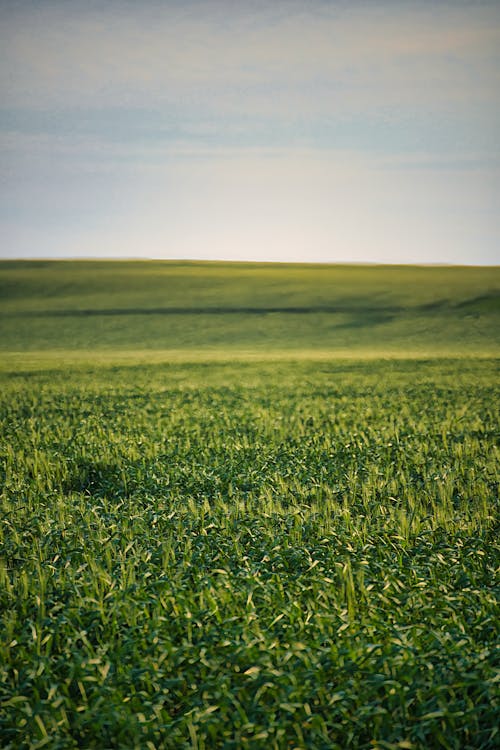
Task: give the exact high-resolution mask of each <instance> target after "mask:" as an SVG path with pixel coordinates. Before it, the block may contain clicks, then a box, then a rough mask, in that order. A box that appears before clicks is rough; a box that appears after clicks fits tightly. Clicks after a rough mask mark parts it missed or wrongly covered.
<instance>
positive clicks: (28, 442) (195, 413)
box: [0, 359, 498, 750]
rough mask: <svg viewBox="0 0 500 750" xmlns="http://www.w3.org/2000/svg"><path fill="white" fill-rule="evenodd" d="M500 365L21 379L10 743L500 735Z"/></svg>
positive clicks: (10, 461)
mask: <svg viewBox="0 0 500 750" xmlns="http://www.w3.org/2000/svg"><path fill="white" fill-rule="evenodd" d="M497 397H498V379H497V377H496V374H495V362H494V361H493V360H487V359H485V360H481V361H479V360H464V361H457V360H437V359H436V360H433V361H418V362H416V361H406V360H400V361H392V362H390V361H360V362H355V361H340V360H336V361H334V360H332V361H329V362H328V361H325V362H315V363H314V362H307V361H302V362H274V363H273V362H255V363H229V362H227V363H221V362H219V363H209V362H206V363H198V364H184V365H182V364H177V365H165V364H159V365H150V366H147V365H141V366H137V367H133V366H127V367H125V366H121V367H120V366H109V367H104V366H103V367H98V368H88V367H85V366H80V367H76V368H74V369H72V370H59V371H58V370H56V369H53V370H45V371H43V370H42V371H39V372H35V371H33V372H25V373H21V374H19V373H15V372H10V373H8V372H7V373H4V374H3V376H2V388H1V414H2V431H3V441H2V445H3V447H2V456H1V457H2V484H3V493H2V496H1V514H2V519H3V522H2V526H1V534H2V537H1V540H0V545H1V550H2V555H1V556H2V563H1V568H0V586H1V588H0V596H1V599H0V608H1V612H2V614H1V628H2V640H1V652H0V685H1V695H0V701H1V703H0V706H1V707H0V736H1V737H2V746H3V747H5V748H38V747H44V746H45V747H50V748H51V749H52V748H73V747H75V748H76V747H96V748H97V747H98V748H113V747H116V748H132V747H134V748H175V749H178V748H200V749H201V748H219V747H221V748H222V747H224V748H245V747H248V748H339V749H340V748H342V749H343V748H348V747H351V748H370V747H371V748H373V747H378V748H435V747H439V748H457V749H458V748H460V750H464V749H465V748H492V747H495V746H496V743H497V741H498V734H496V731H497V729H496V727H497V718H498V702H497V699H498V692H497V690H496V688H495V685H496V679H497V678H498V671H496V667H497V666H498V660H497V659H496V657H495V645H496V643H497V637H498V617H497V615H498V608H497V605H496V599H495V594H496V593H497V592H498V589H495V570H496V568H497V566H498V547H496V541H497V538H496V535H495V519H496V518H498V506H497V500H496V498H497V497H498V494H497V488H498V481H497V480H498V476H497V469H498V462H497V456H496V452H495V451H496V448H495V430H496V427H497V422H496V416H497V415H496V408H495V403H497V401H496V399H497Z"/></svg>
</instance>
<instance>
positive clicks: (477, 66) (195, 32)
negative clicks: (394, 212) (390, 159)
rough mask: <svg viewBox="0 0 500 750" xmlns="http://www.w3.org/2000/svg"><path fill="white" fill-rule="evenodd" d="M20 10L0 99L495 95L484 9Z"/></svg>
mask: <svg viewBox="0 0 500 750" xmlns="http://www.w3.org/2000/svg"><path fill="white" fill-rule="evenodd" d="M20 7H21V10H19V11H18V12H17V13H15V14H11V16H7V22H6V23H4V24H3V29H4V31H3V32H2V37H3V38H2V40H1V42H2V44H1V47H2V49H3V53H2V54H3V62H2V65H1V70H2V71H3V73H2V74H1V75H2V82H1V89H2V90H3V92H4V101H6V102H7V103H8V105H9V106H11V107H23V106H29V107H33V106H37V107H39V108H42V109H43V108H47V107H63V108H66V107H78V106H80V107H99V106H102V105H103V104H106V105H107V106H124V107H126V106H130V105H131V104H133V105H134V106H138V105H140V106H145V107H163V106H169V107H171V108H172V110H173V113H174V115H175V114H176V113H182V114H183V115H184V116H188V115H189V113H193V112H197V111H200V109H201V110H202V111H204V112H211V113H212V114H214V115H217V114H218V113H220V112H221V111H222V112H223V113H225V114H234V113H235V112H237V113H242V112H244V111H251V112H252V113H253V114H254V115H256V114H260V115H262V116H266V117H272V116H278V115H283V116H286V114H287V113H290V112H292V113H294V112H298V111H300V110H301V109H303V108H306V107H307V108H309V110H310V111H311V113H312V115H313V116H314V114H315V113H318V114H321V115H326V114H331V115H335V114H345V113H352V112H360V111H366V109H373V108H374V107H375V108H378V109H379V110H381V109H383V108H384V107H389V108H394V107H401V106H404V107H407V108H410V109H412V110H414V109H417V108H418V107H419V106H422V105H424V104H426V105H429V103H432V106H433V107H434V108H435V109H436V110H438V111H441V110H442V109H443V108H446V107H450V106H454V107H460V106H464V105H465V106H471V104H473V103H474V102H476V103H478V104H479V103H480V102H481V103H483V105H484V106H489V105H490V103H491V101H493V100H494V101H495V102H496V103H497V104H498V101H499V94H498V91H499V86H498V84H499V82H500V77H499V66H498V62H499V54H498V50H499V49H500V13H499V12H498V8H497V9H496V10H495V8H492V7H488V6H486V7H483V6H474V7H473V8H472V7H467V6H465V7H464V6H460V5H458V6H457V7H455V8H453V6H451V7H447V8H446V11H444V10H443V9H442V8H441V9H440V8H439V6H438V7H437V8H434V7H433V6H432V5H431V4H428V3H418V4H416V3H413V4H405V3H401V4H392V3H381V4H377V5H376V4H368V5H364V4H354V5H353V6H349V5H345V4H340V3H339V4H326V5H325V4H322V3H307V4H304V3H292V4H290V5H289V6H287V5H286V4H285V5H282V4H281V5H280V4H279V3H278V4H277V6H273V10H270V9H269V8H268V7H266V6H264V5H257V6H255V5H253V4H250V6H249V7H250V8H251V9H252V11H249V10H248V9H245V4H241V5H234V4H232V3H231V4H230V3H225V4H221V3H218V4H210V3H206V4H203V3H202V4H198V3H195V4H192V3H186V5H180V4H171V3H166V4H165V3H164V4H155V3H144V4H135V5H131V4H128V3H121V4H116V3H113V2H111V3H108V4H105V5H96V4H94V5H92V4H90V5H89V6H87V5H79V4H62V5H60V4H50V3H49V4H46V5H45V4H43V5H40V6H36V11H35V12H33V11H34V9H33V8H31V9H30V11H29V12H28V10H27V6H24V8H23V6H20ZM287 7H288V8H289V9H288V10H287ZM276 8H278V9H279V10H276Z"/></svg>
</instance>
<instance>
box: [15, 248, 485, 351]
mask: <svg viewBox="0 0 500 750" xmlns="http://www.w3.org/2000/svg"><path fill="white" fill-rule="evenodd" d="M499 332H500V268H497V267H495V268H456V267H434V268H432V267H427V268H426V267H405V266H400V267H391V266H373V267H366V266H314V265H309V266H306V265H273V264H269V265H266V264H227V263H226V264H224V263H188V262H185V263H179V262H177V263H176V262H153V261H151V262H3V263H0V347H1V350H3V351H5V352H7V351H11V352H47V353H50V352H51V351H55V352H56V353H57V352H59V353H60V352H61V351H62V350H68V351H70V352H73V353H75V352H77V351H79V352H91V353H92V357H94V356H95V355H96V352H97V354H98V355H101V356H103V357H104V358H109V356H110V352H113V351H115V350H116V351H117V352H121V353H122V355H123V353H124V352H129V353H133V352H135V351H138V350H139V351H144V350H146V352H147V351H148V350H149V351H154V352H156V355H155V356H156V357H158V352H161V351H164V352H171V353H172V356H177V358H178V357H179V356H181V355H182V357H183V358H184V359H185V358H189V357H193V356H194V357H199V356H200V352H206V353H209V352H211V353H212V354H218V356H221V355H224V356H226V354H227V355H228V356H234V355H238V354H240V355H248V354H251V353H258V354H260V355H263V354H266V356H267V355H269V354H279V353H280V352H281V353H285V354H290V353H291V352H294V353H297V352H300V351H302V350H305V351H306V352H307V353H308V355H309V354H311V353H314V352H316V353H320V352H324V353H327V354H328V353H334V354H342V355H344V356H352V355H353V354H358V355H359V356H365V355H370V356H373V355H384V356H405V355H408V356H414V355H419V356H435V355H450V356H461V355H463V354H468V355H496V354H497V352H498V350H499V344H500V333H499ZM175 353H177V355H175ZM129 356H130V355H129ZM166 358H167V359H168V358H169V357H168V356H167V357H166Z"/></svg>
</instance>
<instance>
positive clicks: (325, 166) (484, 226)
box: [0, 0, 500, 264]
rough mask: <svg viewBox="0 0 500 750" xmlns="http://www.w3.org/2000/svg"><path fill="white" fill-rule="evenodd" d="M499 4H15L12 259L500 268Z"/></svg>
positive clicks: (0, 250) (8, 205)
mask: <svg viewBox="0 0 500 750" xmlns="http://www.w3.org/2000/svg"><path fill="white" fill-rule="evenodd" d="M499 217H500V0H494V1H491V2H472V1H471V2H465V1H463V0H453V1H450V2H446V1H441V2H440V1H435V2H432V1H431V0H425V1H423V0H414V1H413V2H412V1H410V0H408V1H406V0H399V1H396V0H377V1H375V0H372V1H369V0H365V1H363V0H359V1H357V0H351V2H347V1H346V0H287V1H281V0H273V2H269V0H267V1H266V2H264V1H262V2H261V1H260V0H248V1H245V0H241V1H238V0H219V1H218V2H217V1H215V0H213V1H212V0H204V1H202V0H183V1H180V0H179V1H177V0H173V1H169V0H165V1H164V2H162V1H161V0H142V1H141V2H139V0H136V1H135V2H132V1H128V0H106V1H105V2H104V1H102V2H98V1H97V0H85V2H84V1H83V0H82V1H81V2H76V1H75V2H72V0H60V1H59V2H53V1H51V0H18V1H17V2H16V1H10V0H0V257H1V258H48V257H52V258H70V257H72V258H74V257H102V258H105V257H110V258H111V257H135V258H142V257H144V258H174V259H180V258H193V259H228V260H258V261H294V262H295V261H312V262H387V263H460V264H498V263H500V221H499Z"/></svg>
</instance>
